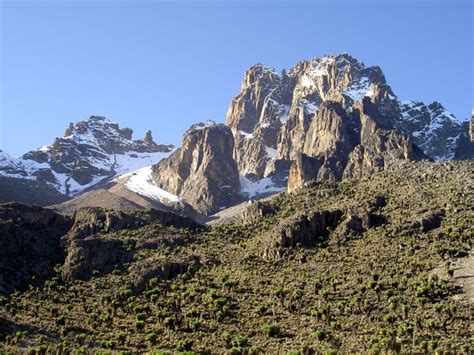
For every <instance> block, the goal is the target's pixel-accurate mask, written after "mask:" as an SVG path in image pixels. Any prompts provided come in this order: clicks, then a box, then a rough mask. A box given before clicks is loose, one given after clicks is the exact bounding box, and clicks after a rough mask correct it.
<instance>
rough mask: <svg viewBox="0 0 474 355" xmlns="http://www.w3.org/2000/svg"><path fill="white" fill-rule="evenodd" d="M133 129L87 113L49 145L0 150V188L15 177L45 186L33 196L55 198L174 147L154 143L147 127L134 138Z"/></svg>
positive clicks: (52, 200)
mask: <svg viewBox="0 0 474 355" xmlns="http://www.w3.org/2000/svg"><path fill="white" fill-rule="evenodd" d="M132 134H133V131H132V130H131V129H130V128H120V127H119V125H118V124H116V123H112V122H111V121H110V120H108V119H106V118H105V117H99V116H91V117H89V118H88V119H86V120H83V121H80V122H78V123H76V124H73V123H71V124H70V125H69V127H68V128H67V130H66V132H65V134H64V137H58V138H56V139H55V140H54V142H53V143H52V144H51V145H46V146H43V147H41V148H38V149H35V150H32V151H30V152H28V153H26V154H24V155H23V156H22V157H21V158H14V157H11V156H10V155H8V154H6V153H5V152H1V151H0V189H1V190H4V191H7V190H8V189H7V188H6V187H5V186H7V182H9V183H13V182H14V181H16V180H19V181H21V182H23V183H25V182H26V183H27V185H30V186H32V185H38V186H41V188H42V189H43V190H45V191H48V192H49V194H47V195H45V196H44V198H43V199H42V200H41V199H35V200H33V201H31V202H33V203H36V204H40V205H48V204H53V203H58V202H62V201H64V200H66V199H68V198H70V197H73V196H77V195H79V194H81V193H83V192H84V191H87V190H89V189H91V188H96V187H98V186H101V183H102V184H103V183H105V182H106V181H109V180H110V179H111V178H114V177H117V176H120V175H123V174H126V173H128V172H131V171H134V170H136V169H139V168H142V167H144V166H148V165H151V164H153V163H156V162H157V161H159V160H160V159H162V158H163V157H165V156H167V155H169V154H170V153H171V151H172V150H173V149H174V147H173V146H171V145H162V144H157V143H155V142H154V141H153V137H152V133H151V131H148V132H147V133H146V135H145V138H144V139H139V140H132ZM18 183H20V182H18ZM2 195H3V196H4V198H5V194H2ZM50 195H54V198H51V197H50ZM57 196H62V198H57ZM26 199H27V198H26ZM61 200H62V201H61ZM23 202H28V201H23Z"/></svg>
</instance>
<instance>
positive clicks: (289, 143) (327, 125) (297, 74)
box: [153, 54, 474, 214]
mask: <svg viewBox="0 0 474 355" xmlns="http://www.w3.org/2000/svg"><path fill="white" fill-rule="evenodd" d="M226 125H227V127H228V128H229V129H230V131H231V132H232V135H233V138H234V139H233V144H232V145H233V155H232V157H231V156H230V155H229V154H221V153H219V154H215V155H214V154H213V153H212V152H213V151H214V148H213V147H212V145H211V144H209V142H206V141H203V140H201V141H196V143H195V145H193V147H194V148H193V153H191V152H190V151H189V147H188V144H187V143H186V142H188V141H191V140H190V139H189V138H186V137H185V138H184V139H183V146H184V145H186V148H185V150H186V152H187V153H186V154H184V151H182V152H181V153H176V155H174V156H173V157H172V158H169V159H170V160H168V162H167V163H166V164H164V162H162V163H160V164H158V165H156V166H155V167H154V170H153V171H154V176H155V178H157V179H158V180H159V182H158V184H159V186H160V187H162V188H163V189H165V190H166V189H170V190H171V191H173V193H175V194H177V195H180V194H182V192H181V190H180V189H181V187H179V185H180V184H185V180H187V181H193V183H192V191H193V192H192V193H190V194H189V193H184V194H182V195H183V197H184V199H185V200H186V199H188V200H189V201H190V204H191V205H193V206H194V207H196V206H198V205H201V204H202V203H203V202H202V197H201V193H197V191H205V193H204V196H205V199H206V203H205V204H206V207H205V209H204V210H203V209H201V212H203V213H205V214H209V213H212V212H215V211H217V210H219V209H222V208H226V207H229V206H231V205H232V204H235V203H238V202H240V201H242V200H243V199H245V198H247V199H248V198H260V197H262V196H265V194H270V193H275V192H278V191H282V190H284V189H288V190H289V191H293V190H295V189H298V188H300V187H302V186H304V185H305V184H307V183H310V182H311V181H313V180H328V179H329V180H341V179H350V178H360V177H362V176H364V175H368V174H372V173H374V172H378V171H382V170H384V169H387V168H389V167H390V166H393V165H396V164H399V163H400V162H402V161H404V160H423V159H435V160H442V159H454V158H468V159H471V158H473V157H474V154H472V153H471V152H472V148H471V147H472V143H471V142H470V141H469V137H468V129H467V123H463V122H459V121H458V120H457V119H456V118H455V117H454V116H453V115H452V114H450V113H449V112H447V111H446V110H445V109H444V108H443V107H442V106H441V104H439V103H436V102H434V103H432V104H430V105H425V104H423V103H419V102H405V101H401V100H400V99H399V98H398V97H397V96H396V95H395V93H394V92H393V90H392V89H391V87H390V86H389V85H388V84H387V82H386V79H385V76H384V74H383V72H382V70H381V69H380V68H379V67H366V66H365V65H364V64H363V63H360V62H359V61H357V60H356V59H355V58H353V57H351V56H349V55H347V54H342V55H338V56H325V57H322V58H313V59H312V60H311V61H303V62H300V63H298V64H296V65H295V66H294V67H293V68H291V69H289V70H283V71H282V73H281V74H279V73H277V72H276V71H275V70H274V69H272V68H270V67H267V66H265V65H262V64H256V65H254V66H252V67H251V68H249V69H248V70H247V71H246V73H245V74H244V78H243V81H242V85H241V89H240V93H239V94H238V95H237V96H235V97H234V98H233V99H232V101H231V103H230V105H229V109H228V111H227V115H226ZM216 135H220V138H218V137H217V136H215V139H216V140H219V139H224V138H225V139H226V140H229V138H228V131H226V130H225V129H224V128H223V127H221V128H220V129H219V130H216ZM466 140H467V142H466ZM193 142H194V141H193ZM229 146H230V144H229ZM203 151H204V152H210V153H209V154H210V156H213V157H218V158H217V159H218V160H219V161H218V162H217V164H216V166H217V167H219V168H223V167H226V166H230V165H232V166H233V162H232V158H233V160H234V161H235V163H236V164H237V169H238V172H239V174H240V197H239V196H237V194H236V193H235V192H236V191H237V190H239V187H238V186H237V185H236V184H235V178H233V177H232V176H234V175H235V169H231V171H232V173H230V175H229V176H230V177H231V179H232V180H233V181H234V182H233V183H229V182H228V181H226V182H224V181H222V180H221V179H213V181H210V180H208V179H200V177H199V176H200V175H202V173H199V172H198V171H197V170H198V169H199V168H198V166H199V164H200V163H201V162H202V160H201V159H202V156H203V155H202V153H201V152H203ZM461 152H465V154H464V155H462V154H461ZM193 159H194V160H193ZM224 160H225V161H224ZM192 161H194V163H193V162H192ZM193 164H197V165H194V168H193V167H192V166H193ZM206 164H207V163H206ZM171 166H174V168H173V169H171V170H170V167H171ZM223 171H230V170H229V169H226V168H223ZM211 175H212V174H211ZM229 187H230V188H231V189H232V191H233V196H234V198H233V201H231V200H232V199H231V200H229V199H227V200H226V203H224V204H222V202H221V199H220V197H219V196H220V195H221V194H222V189H228V188H229ZM245 191H246V192H249V191H253V192H252V193H251V194H247V195H246V196H244V192H245ZM185 195H187V196H185ZM198 196H199V197H198ZM196 199H200V200H199V201H197V200H196ZM217 201H219V202H217ZM198 208H201V206H200V207H198Z"/></svg>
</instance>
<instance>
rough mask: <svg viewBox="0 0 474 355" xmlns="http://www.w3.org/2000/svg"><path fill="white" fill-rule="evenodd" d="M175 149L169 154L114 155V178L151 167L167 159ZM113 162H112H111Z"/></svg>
mask: <svg viewBox="0 0 474 355" xmlns="http://www.w3.org/2000/svg"><path fill="white" fill-rule="evenodd" d="M174 150H175V149H173V150H171V151H169V152H155V153H126V154H116V155H115V157H112V159H115V163H114V164H113V168H114V170H115V172H116V176H117V177H120V176H123V175H124V174H127V173H130V172H133V171H135V170H138V169H141V168H144V167H146V166H151V165H154V164H157V163H159V162H160V161H161V160H163V159H164V158H167V157H168V156H169V155H170V154H171V153H173V151H174ZM112 161H113V160H112Z"/></svg>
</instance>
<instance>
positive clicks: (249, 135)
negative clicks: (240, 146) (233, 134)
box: [239, 131, 253, 139]
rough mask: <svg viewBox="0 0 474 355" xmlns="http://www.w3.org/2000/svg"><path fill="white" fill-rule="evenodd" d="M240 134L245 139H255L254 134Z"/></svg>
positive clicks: (241, 132) (243, 132) (240, 132)
mask: <svg viewBox="0 0 474 355" xmlns="http://www.w3.org/2000/svg"><path fill="white" fill-rule="evenodd" d="M239 134H241V135H242V136H244V138H245V139H250V138H253V133H248V132H245V131H239Z"/></svg>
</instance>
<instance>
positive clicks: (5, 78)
mask: <svg viewBox="0 0 474 355" xmlns="http://www.w3.org/2000/svg"><path fill="white" fill-rule="evenodd" d="M0 6H1V27H0V30H1V52H0V59H1V78H0V82H1V103H0V107H1V111H0V149H4V150H5V151H7V152H9V153H10V154H13V155H20V154H23V153H24V152H26V151H28V150H30V149H32V148H36V147H39V146H41V145H44V144H49V143H51V142H52V140H53V138H54V137H55V136H60V135H62V134H63V133H64V131H65V129H66V127H67V124H68V123H69V122H71V121H73V122H75V121H78V120H81V119H84V118H86V117H88V116H90V115H103V116H106V117H108V118H110V119H111V120H113V121H116V122H118V123H119V124H120V125H121V126H128V127H131V128H133V129H134V132H135V134H134V137H140V136H143V135H144V133H145V131H146V130H147V129H152V130H153V133H154V136H155V140H156V141H158V142H162V143H173V144H179V142H180V139H181V136H182V134H183V132H184V131H185V130H186V129H187V128H188V127H189V126H190V125H191V124H193V123H195V122H198V121H202V120H206V119H214V120H216V121H220V122H223V121H224V119H225V114H226V111H227V108H228V105H229V102H230V100H231V98H232V97H233V96H235V95H236V94H237V93H238V91H239V88H240V84H241V80H242V77H243V73H244V71H245V70H246V69H247V68H248V67H249V66H251V65H252V64H254V63H258V62H261V63H265V64H267V65H269V66H273V67H275V68H277V69H278V70H281V69H282V68H289V67H291V66H293V65H294V64H296V63H297V62H299V61H301V60H304V59H310V58H312V57H314V56H322V55H324V54H337V53H341V52H347V53H350V54H351V55H353V56H354V57H356V58H358V59H359V60H361V61H363V62H364V63H365V64H366V65H379V66H380V67H382V69H383V71H384V73H385V76H386V78H387V80H388V82H389V84H390V85H391V86H392V88H393V90H394V91H395V93H397V95H398V96H399V97H400V98H402V99H419V100H423V101H426V102H431V101H433V100H437V101H440V102H441V103H442V104H443V105H444V106H445V107H446V108H447V109H448V110H450V111H451V112H453V113H454V114H455V115H456V116H458V117H460V118H463V119H465V118H468V117H469V116H470V112H471V107H472V105H473V102H474V99H473V86H472V85H473V82H474V78H473V55H472V50H473V49H472V46H473V38H472V37H473V5H472V2H471V1H470V0H465V1H463V0H454V1H453V0H444V1H428V0H424V1H404V0H400V1H380V0H379V1H355V0H354V1H313V2H309V1H307V2H298V1H286V2H285V1H278V2H276V1H265V0H262V1H192V2H191V1H184V0H183V1H178V2H174V3H173V2H161V1H142V2H140V1H138V2H135V1H125V2H118V1H107V0H102V1H90V0H87V1H63V2H59V1H49V2H45V1H32V2H28V1H1V5H0Z"/></svg>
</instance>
